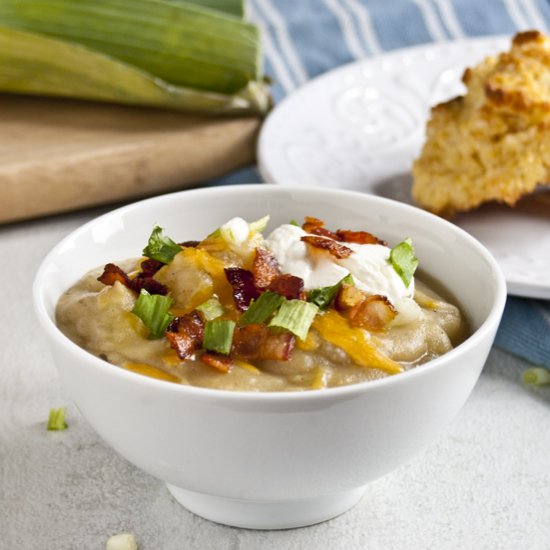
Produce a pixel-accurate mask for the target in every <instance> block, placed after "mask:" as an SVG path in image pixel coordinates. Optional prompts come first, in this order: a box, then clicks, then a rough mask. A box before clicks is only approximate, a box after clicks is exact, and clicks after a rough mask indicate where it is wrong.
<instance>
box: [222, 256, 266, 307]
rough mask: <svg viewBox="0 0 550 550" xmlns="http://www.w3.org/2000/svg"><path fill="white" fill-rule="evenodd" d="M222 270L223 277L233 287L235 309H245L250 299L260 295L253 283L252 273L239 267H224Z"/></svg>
mask: <svg viewBox="0 0 550 550" xmlns="http://www.w3.org/2000/svg"><path fill="white" fill-rule="evenodd" d="M224 271H225V277H226V278H227V280H228V282H229V284H230V285H231V286H232V287H233V299H234V300H235V305H236V306H237V309H239V310H240V311H246V310H247V309H248V306H249V305H250V302H251V300H255V299H256V298H258V296H259V295H260V293H259V291H258V289H257V288H256V286H255V285H254V275H253V274H252V272H251V271H248V270H246V269H242V268H241V267H226V268H225V269H224Z"/></svg>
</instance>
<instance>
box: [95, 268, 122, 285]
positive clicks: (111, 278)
mask: <svg viewBox="0 0 550 550" xmlns="http://www.w3.org/2000/svg"><path fill="white" fill-rule="evenodd" d="M97 280H98V281H99V282H100V283H103V284H104V285H108V286H113V285H114V284H115V283H116V282H117V281H118V282H119V283H122V284H123V285H124V286H129V284H130V278H129V277H128V275H127V274H126V272H125V271H123V270H122V269H120V267H118V265H115V264H106V265H105V268H104V269H103V273H102V274H101V275H100V276H99V277H98V278H97Z"/></svg>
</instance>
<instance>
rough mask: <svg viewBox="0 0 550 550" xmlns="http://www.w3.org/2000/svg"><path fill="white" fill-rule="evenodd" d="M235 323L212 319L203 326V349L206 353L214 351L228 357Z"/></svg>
mask: <svg viewBox="0 0 550 550" xmlns="http://www.w3.org/2000/svg"><path fill="white" fill-rule="evenodd" d="M234 330H235V321H230V320H228V319H214V320H212V321H207V322H206V325H205V326H204V340H203V347H204V349H207V350H208V351H215V352H217V353H221V354H222V355H228V354H229V352H230V351H231V343H232V341H233V331H234Z"/></svg>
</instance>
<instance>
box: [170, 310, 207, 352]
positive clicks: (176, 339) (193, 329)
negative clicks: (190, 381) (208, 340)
mask: <svg viewBox="0 0 550 550" xmlns="http://www.w3.org/2000/svg"><path fill="white" fill-rule="evenodd" d="M203 337H204V322H203V320H202V318H201V316H200V315H199V314H198V313H197V312H196V311H193V312H192V313H187V314H186V315H182V316H181V317H176V318H175V319H174V320H173V321H172V322H171V323H170V326H169V327H168V330H167V331H166V338H167V339H168V342H169V343H170V346H171V347H172V348H174V349H175V350H176V352H177V354H178V357H179V358H180V359H187V358H188V357H189V356H190V355H191V354H192V353H193V352H194V351H195V350H197V349H199V348H200V347H201V345H202V340H203Z"/></svg>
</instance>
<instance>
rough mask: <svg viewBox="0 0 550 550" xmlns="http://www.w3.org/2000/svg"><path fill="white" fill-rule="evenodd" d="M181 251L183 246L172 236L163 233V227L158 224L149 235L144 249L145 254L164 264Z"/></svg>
mask: <svg viewBox="0 0 550 550" xmlns="http://www.w3.org/2000/svg"><path fill="white" fill-rule="evenodd" d="M179 252H181V246H180V245H179V244H177V243H175V242H174V241H173V240H172V239H171V238H170V237H165V236H164V235H163V234H162V227H159V226H158V225H156V226H155V227H154V229H153V232H152V233H151V236H150V237H149V242H148V243H147V246H146V247H145V248H144V249H143V255H144V256H147V257H148V258H152V259H153V260H158V261H159V262H162V263H163V264H169V263H170V262H171V261H172V260H173V259H174V256H175V255H176V254H178V253H179Z"/></svg>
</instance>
